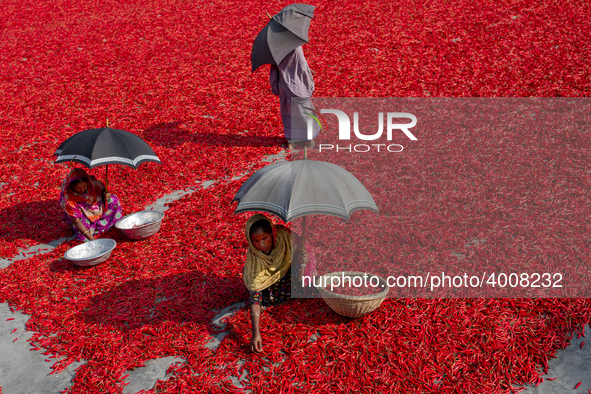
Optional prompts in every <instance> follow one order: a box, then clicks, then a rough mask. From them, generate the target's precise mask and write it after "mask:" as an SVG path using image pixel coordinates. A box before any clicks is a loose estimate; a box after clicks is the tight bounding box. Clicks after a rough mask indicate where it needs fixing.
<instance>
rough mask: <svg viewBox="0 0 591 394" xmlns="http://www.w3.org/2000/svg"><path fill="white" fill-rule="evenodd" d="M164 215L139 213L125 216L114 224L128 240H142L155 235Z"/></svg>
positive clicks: (156, 212) (151, 212)
mask: <svg viewBox="0 0 591 394" xmlns="http://www.w3.org/2000/svg"><path fill="white" fill-rule="evenodd" d="M163 218H164V213H162V212H158V211H140V212H135V213H132V214H130V215H127V216H125V217H124V218H123V219H121V220H119V221H118V222H117V223H115V227H117V228H118V229H119V230H121V232H122V233H123V234H124V235H125V236H126V237H127V238H129V239H143V238H148V237H150V236H152V235H154V234H156V233H157V232H158V231H159V230H160V226H161V225H162V219H163Z"/></svg>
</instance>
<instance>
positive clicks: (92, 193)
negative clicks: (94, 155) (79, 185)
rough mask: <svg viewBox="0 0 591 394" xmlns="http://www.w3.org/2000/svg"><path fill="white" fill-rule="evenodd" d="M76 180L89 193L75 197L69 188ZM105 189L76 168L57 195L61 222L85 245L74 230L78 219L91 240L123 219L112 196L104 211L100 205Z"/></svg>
mask: <svg viewBox="0 0 591 394" xmlns="http://www.w3.org/2000/svg"><path fill="white" fill-rule="evenodd" d="M78 179H84V180H86V181H87V182H88V193H87V194H84V195H80V194H77V193H75V192H73V191H72V190H71V188H69V186H70V184H71V183H72V182H74V181H76V180H78ZM104 189H105V186H104V185H103V184H102V183H101V182H100V181H99V180H97V179H96V178H95V177H94V176H91V175H88V174H87V173H86V171H84V170H83V169H81V168H75V169H73V170H72V171H70V173H69V174H68V176H67V177H66V179H65V180H64V182H63V184H62V190H61V193H60V205H61V206H62V208H63V209H64V211H65V212H64V220H65V221H66V222H67V223H68V224H70V225H71V226H72V228H73V229H74V232H75V235H76V239H77V240H78V241H80V242H86V241H87V240H88V239H87V238H86V237H85V236H84V234H83V233H81V232H80V231H79V230H78V229H77V228H76V226H74V221H75V219H80V222H81V223H82V224H83V225H84V227H85V229H86V230H88V231H89V232H90V234H92V235H93V236H95V237H96V236H97V235H99V234H101V233H104V232H105V231H107V230H108V229H110V228H111V227H113V226H114V225H115V223H117V222H118V221H119V220H120V219H121V218H122V217H123V213H122V210H121V204H120V203H119V199H118V198H117V196H115V195H111V196H110V197H109V201H107V204H106V207H105V204H104V202H103V192H104Z"/></svg>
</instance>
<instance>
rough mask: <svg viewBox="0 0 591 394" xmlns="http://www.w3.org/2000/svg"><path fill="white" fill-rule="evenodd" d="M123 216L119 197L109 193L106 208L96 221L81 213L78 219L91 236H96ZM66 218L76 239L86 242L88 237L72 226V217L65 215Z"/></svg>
mask: <svg viewBox="0 0 591 394" xmlns="http://www.w3.org/2000/svg"><path fill="white" fill-rule="evenodd" d="M122 217H123V213H122V211H121V204H120V203H119V199H118V198H117V196H115V195H111V197H110V198H109V201H108V203H107V210H106V211H105V212H103V216H101V218H100V219H98V220H97V221H96V222H94V223H93V222H91V221H90V220H88V218H86V217H85V216H84V215H82V218H81V219H80V220H81V222H82V224H83V225H84V227H85V228H86V230H89V231H90V234H92V235H93V236H95V237H96V236H97V235H99V234H101V233H104V232H105V231H107V230H108V229H110V228H111V227H113V226H114V225H115V223H117V222H118V221H119V220H120V219H121V218H122ZM66 220H67V221H68V222H69V223H70V224H71V225H72V228H73V229H74V232H75V233H76V234H75V235H76V239H77V240H78V241H80V242H86V241H88V239H87V238H86V237H85V236H84V235H83V234H82V233H81V232H80V231H78V229H77V228H76V227H75V226H74V219H73V218H72V217H70V216H68V215H66ZM86 230H85V231H86Z"/></svg>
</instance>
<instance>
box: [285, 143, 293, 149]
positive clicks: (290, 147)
mask: <svg viewBox="0 0 591 394" xmlns="http://www.w3.org/2000/svg"><path fill="white" fill-rule="evenodd" d="M286 149H287V150H292V149H293V148H292V146H291V143H289V142H288V143H287V148H286Z"/></svg>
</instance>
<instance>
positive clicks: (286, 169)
mask: <svg viewBox="0 0 591 394" xmlns="http://www.w3.org/2000/svg"><path fill="white" fill-rule="evenodd" d="M304 153H305V156H304V157H305V158H306V160H294V161H288V162H283V163H275V164H271V165H268V166H266V167H263V168H261V169H260V170H258V171H257V172H255V173H254V174H253V175H252V176H251V177H250V178H248V179H247V180H246V181H245V182H244V183H243V184H242V186H240V189H238V192H237V193H236V196H234V199H233V200H232V201H238V206H237V207H236V210H235V211H234V213H243V212H268V213H271V214H273V215H276V216H278V217H280V218H281V219H282V220H283V221H284V222H286V223H287V222H290V221H292V220H294V219H296V218H300V217H303V226H302V238H303V240H304V243H305V239H306V216H307V215H313V214H321V215H331V216H337V217H340V218H342V219H345V220H349V218H350V217H351V214H352V213H353V212H355V211H357V210H360V209H368V210H370V211H374V212H378V207H377V205H376V203H375V202H374V199H373V197H372V195H371V194H370V193H369V191H368V190H367V189H366V188H365V186H363V184H362V183H361V182H360V181H359V180H358V179H357V178H355V176H354V175H353V174H351V173H350V172H348V171H347V170H345V169H344V168H342V167H340V166H337V165H336V164H332V163H326V162H323V161H315V160H307V148H304Z"/></svg>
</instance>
